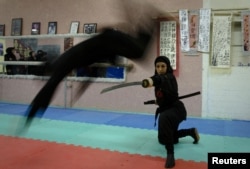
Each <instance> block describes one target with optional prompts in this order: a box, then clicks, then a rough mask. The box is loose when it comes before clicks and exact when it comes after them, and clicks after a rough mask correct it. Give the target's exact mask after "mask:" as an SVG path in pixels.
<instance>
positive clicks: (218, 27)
mask: <svg viewBox="0 0 250 169" xmlns="http://www.w3.org/2000/svg"><path fill="white" fill-rule="evenodd" d="M231 23H232V15H230V16H216V15H214V16H213V35H212V52H211V65H212V66H215V67H219V68H229V67H230V64H231V59H230V48H231Z"/></svg>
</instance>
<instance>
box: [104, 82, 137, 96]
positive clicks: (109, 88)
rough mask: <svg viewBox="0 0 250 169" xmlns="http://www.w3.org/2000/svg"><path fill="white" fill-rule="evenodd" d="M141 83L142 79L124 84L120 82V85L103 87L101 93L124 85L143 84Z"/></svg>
mask: <svg viewBox="0 0 250 169" xmlns="http://www.w3.org/2000/svg"><path fill="white" fill-rule="evenodd" d="M141 83H142V82H141V81H136V82H128V83H123V84H119V85H114V86H111V87H107V88H105V89H103V90H102V91H101V94H102V93H106V92H109V91H111V90H115V89H119V88H123V87H128V86H137V85H141Z"/></svg>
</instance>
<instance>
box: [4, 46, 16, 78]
mask: <svg viewBox="0 0 250 169" xmlns="http://www.w3.org/2000/svg"><path fill="white" fill-rule="evenodd" d="M16 60H17V59H16V49H15V48H14V47H9V48H7V49H6V54H5V55H4V61H16ZM6 72H7V74H8V75H14V74H16V66H15V65H6Z"/></svg>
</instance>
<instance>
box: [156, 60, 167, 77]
mask: <svg viewBox="0 0 250 169" xmlns="http://www.w3.org/2000/svg"><path fill="white" fill-rule="evenodd" d="M155 70H156V73H157V74H158V75H163V74H166V73H167V64H166V63H165V62H157V63H156V65H155Z"/></svg>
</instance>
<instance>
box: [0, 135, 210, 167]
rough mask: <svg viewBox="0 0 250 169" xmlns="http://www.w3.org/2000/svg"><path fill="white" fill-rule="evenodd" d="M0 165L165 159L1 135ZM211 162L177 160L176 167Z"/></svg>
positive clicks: (140, 163)
mask: <svg viewBox="0 0 250 169" xmlns="http://www.w3.org/2000/svg"><path fill="white" fill-rule="evenodd" d="M0 153H1V157H0V169H58V168H60V169H119V168H121V169H131V168H136V169H160V168H164V163H165V159H163V158H160V157H151V156H142V155H138V154H133V155H132V154H128V153H119V152H114V151H109V150H100V149H93V148H86V147H81V146H75V145H66V144H58V143H54V142H47V141H39V140H32V139H21V138H14V137H7V136H0ZM186 168H188V169H206V168H207V163H205V162H194V161H184V160H180V159H178V160H176V166H175V169H186Z"/></svg>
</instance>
